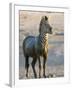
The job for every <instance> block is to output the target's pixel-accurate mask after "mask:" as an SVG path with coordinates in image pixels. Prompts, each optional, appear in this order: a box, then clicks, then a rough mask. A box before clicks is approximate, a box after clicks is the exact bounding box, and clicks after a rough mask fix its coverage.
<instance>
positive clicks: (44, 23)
mask: <svg viewBox="0 0 72 90" xmlns="http://www.w3.org/2000/svg"><path fill="white" fill-rule="evenodd" d="M39 32H40V33H49V34H52V27H51V26H50V24H49V22H48V17H47V16H43V17H42V19H41V21H40V28H39Z"/></svg>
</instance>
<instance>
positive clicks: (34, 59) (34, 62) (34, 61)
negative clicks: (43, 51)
mask: <svg viewBox="0 0 72 90" xmlns="http://www.w3.org/2000/svg"><path fill="white" fill-rule="evenodd" d="M36 61H37V59H36V58H33V61H32V63H31V64H32V69H33V72H34V76H35V78H37V74H36V70H35V64H36Z"/></svg>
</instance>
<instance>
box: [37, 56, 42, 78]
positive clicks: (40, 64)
mask: <svg viewBox="0 0 72 90" xmlns="http://www.w3.org/2000/svg"><path fill="white" fill-rule="evenodd" d="M38 60H39V78H41V61H40V57H39V58H38Z"/></svg>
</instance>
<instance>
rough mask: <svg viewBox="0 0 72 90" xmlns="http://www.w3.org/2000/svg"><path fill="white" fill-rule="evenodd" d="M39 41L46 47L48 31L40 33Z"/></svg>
mask: <svg viewBox="0 0 72 90" xmlns="http://www.w3.org/2000/svg"><path fill="white" fill-rule="evenodd" d="M39 43H40V45H41V46H42V48H44V47H45V46H46V47H47V46H48V33H40V34H39Z"/></svg>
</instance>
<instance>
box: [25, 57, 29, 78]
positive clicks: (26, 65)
mask: <svg viewBox="0 0 72 90" xmlns="http://www.w3.org/2000/svg"><path fill="white" fill-rule="evenodd" d="M28 58H29V57H28V56H26V57H25V69H26V77H28V68H29V61H28Z"/></svg>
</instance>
